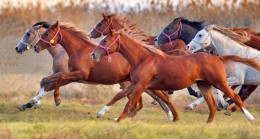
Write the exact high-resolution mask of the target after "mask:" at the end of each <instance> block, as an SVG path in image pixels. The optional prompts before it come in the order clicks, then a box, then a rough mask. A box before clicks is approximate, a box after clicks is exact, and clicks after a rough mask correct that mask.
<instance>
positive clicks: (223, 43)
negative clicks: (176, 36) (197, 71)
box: [188, 25, 260, 85]
mask: <svg viewBox="0 0 260 139" xmlns="http://www.w3.org/2000/svg"><path fill="white" fill-rule="evenodd" d="M248 40H250V36H241V35H238V34H237V33H235V32H233V31H230V30H229V29H227V28H224V27H220V26H217V25H208V26H206V27H205V28H204V29H202V30H201V31H199V32H198V33H197V34H196V36H195V38H194V39H193V40H192V41H191V42H190V43H189V44H188V46H189V47H188V48H189V50H190V51H193V52H194V51H195V50H198V49H202V48H205V47H208V46H209V45H211V46H213V47H214V48H215V50H216V51H217V54H218V55H237V56H241V57H246V58H255V59H256V60H257V61H258V62H260V58H259V55H260V51H258V50H256V49H253V48H251V47H249V46H247V45H245V42H248ZM259 40H260V39H259ZM232 66H234V67H235V68H236V70H235V71H231V73H230V76H229V78H228V82H229V84H230V85H241V84H245V85H260V72H259V71H256V70H255V69H253V68H251V67H248V66H246V65H241V64H240V65H238V64H234V65H232Z"/></svg>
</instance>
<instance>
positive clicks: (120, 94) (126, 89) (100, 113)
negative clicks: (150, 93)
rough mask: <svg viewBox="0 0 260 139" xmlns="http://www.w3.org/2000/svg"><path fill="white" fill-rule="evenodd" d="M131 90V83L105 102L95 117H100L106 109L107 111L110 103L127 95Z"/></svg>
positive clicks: (112, 103)
mask: <svg viewBox="0 0 260 139" xmlns="http://www.w3.org/2000/svg"><path fill="white" fill-rule="evenodd" d="M132 90H133V85H130V86H129V87H128V88H125V89H124V90H122V91H120V92H119V93H117V94H116V95H115V96H114V97H113V99H112V100H111V101H110V102H109V103H107V104H106V106H104V107H103V108H102V109H101V110H100V111H99V112H98V115H97V118H101V117H103V116H104V115H105V113H106V112H107V111H109V109H110V108H111V107H112V105H114V104H115V103H116V102H117V101H118V100H120V99H122V98H123V97H125V96H128V95H130V94H131V93H132Z"/></svg>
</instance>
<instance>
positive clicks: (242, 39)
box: [213, 25, 250, 46]
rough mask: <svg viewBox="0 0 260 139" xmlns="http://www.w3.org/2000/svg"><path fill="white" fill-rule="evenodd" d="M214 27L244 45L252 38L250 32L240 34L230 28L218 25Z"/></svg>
mask: <svg viewBox="0 0 260 139" xmlns="http://www.w3.org/2000/svg"><path fill="white" fill-rule="evenodd" d="M213 29H214V30H216V31H218V32H220V33H222V34H224V35H226V36H228V37H229V38H231V39H233V40H234V41H236V42H238V43H240V44H241V45H243V46H246V45H245V44H244V43H245V42H247V41H249V40H250V34H245V35H239V34H237V33H236V32H234V31H232V30H230V29H228V28H225V27H221V26H217V25H214V27H213Z"/></svg>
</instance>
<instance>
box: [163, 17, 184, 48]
mask: <svg viewBox="0 0 260 139" xmlns="http://www.w3.org/2000/svg"><path fill="white" fill-rule="evenodd" d="M181 29H182V23H181V20H180V22H179V27H178V28H177V30H176V31H174V32H173V33H172V34H170V35H167V34H166V33H164V32H163V31H162V34H163V35H164V36H166V37H167V38H168V40H169V42H170V44H171V45H172V41H171V36H172V35H174V34H176V33H178V32H179V31H181ZM180 35H181V32H180V34H179V36H180Z"/></svg>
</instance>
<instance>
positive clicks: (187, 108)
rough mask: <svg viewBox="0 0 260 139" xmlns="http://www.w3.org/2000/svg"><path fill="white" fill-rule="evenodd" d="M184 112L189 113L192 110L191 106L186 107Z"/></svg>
mask: <svg viewBox="0 0 260 139" xmlns="http://www.w3.org/2000/svg"><path fill="white" fill-rule="evenodd" d="M185 110H186V111H191V110H193V108H192V107H191V106H187V107H185Z"/></svg>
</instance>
